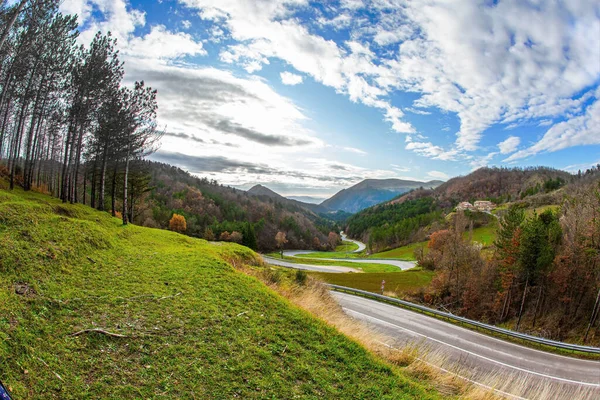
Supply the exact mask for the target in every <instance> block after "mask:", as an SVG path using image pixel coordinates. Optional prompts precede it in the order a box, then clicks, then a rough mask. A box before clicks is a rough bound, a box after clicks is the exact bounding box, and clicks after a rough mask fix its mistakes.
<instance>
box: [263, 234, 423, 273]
mask: <svg viewBox="0 0 600 400" xmlns="http://www.w3.org/2000/svg"><path fill="white" fill-rule="evenodd" d="M342 239H343V240H347V241H350V242H353V243H356V244H357V245H358V249H357V250H354V251H353V252H352V253H358V252H361V251H363V250H364V249H365V248H366V245H365V244H364V243H362V242H359V241H358V240H352V239H348V238H347V237H346V235H344V234H343V233H342ZM314 253H324V254H326V252H317V251H314V250H284V252H283V255H284V256H288V257H297V256H302V255H305V254H314ZM263 258H264V259H265V260H266V261H267V262H268V263H270V264H274V262H272V261H273V260H275V261H277V262H278V263H276V264H275V265H279V266H282V267H288V268H298V269H306V270H310V271H319V272H360V271H359V270H357V269H354V268H349V267H336V266H334V265H320V266H318V267H323V268H327V270H323V268H319V269H315V268H314V267H316V266H314V265H308V264H296V263H291V262H285V261H282V260H278V259H276V258H271V257H265V256H263ZM319 260H321V261H333V262H335V261H337V262H339V261H344V262H351V263H361V264H385V265H392V266H394V267H398V268H400V269H401V270H402V271H405V270H407V269H411V268H414V267H415V265H416V264H417V263H416V262H415V261H401V260H388V259H379V258H319ZM284 264H285V265H284ZM308 267H310V268H308ZM339 268H345V269H346V270H340V269H339ZM335 269H338V270H335Z"/></svg>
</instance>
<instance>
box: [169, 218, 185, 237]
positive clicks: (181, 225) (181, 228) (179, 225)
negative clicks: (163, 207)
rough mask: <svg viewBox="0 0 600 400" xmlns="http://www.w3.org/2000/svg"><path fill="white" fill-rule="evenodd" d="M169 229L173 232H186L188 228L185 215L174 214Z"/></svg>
mask: <svg viewBox="0 0 600 400" xmlns="http://www.w3.org/2000/svg"><path fill="white" fill-rule="evenodd" d="M169 229H170V230H172V231H173V232H179V233H183V232H185V231H186V229H187V226H186V223H185V217H184V216H183V215H179V214H173V217H172V218H171V220H170V221H169Z"/></svg>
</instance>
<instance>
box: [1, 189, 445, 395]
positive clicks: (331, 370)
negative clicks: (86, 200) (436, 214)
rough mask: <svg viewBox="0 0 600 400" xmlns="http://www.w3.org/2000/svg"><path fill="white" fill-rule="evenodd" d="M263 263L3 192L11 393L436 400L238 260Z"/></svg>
mask: <svg viewBox="0 0 600 400" xmlns="http://www.w3.org/2000/svg"><path fill="white" fill-rule="evenodd" d="M254 262H256V256H255V254H254V253H253V252H251V251H250V250H248V249H247V248H244V247H241V246H238V245H234V244H220V245H216V244H209V243H207V242H206V241H204V240H199V239H192V238H189V237H186V236H182V235H178V234H175V233H172V232H168V231H161V230H155V229H148V228H141V227H137V226H131V225H130V226H127V227H123V226H121V224H120V221H119V220H118V219H116V218H111V217H110V216H109V215H108V214H107V213H103V212H98V211H94V210H92V209H90V208H88V207H85V206H81V205H63V204H61V203H60V202H58V201H56V200H54V199H51V198H49V197H46V196H41V195H36V194H31V193H28V194H25V193H23V192H20V191H15V192H14V193H13V192H11V193H9V192H6V191H2V190H0V380H1V381H2V382H3V383H4V384H5V385H7V386H9V387H10V389H11V390H12V391H13V394H14V396H15V399H38V398H60V399H83V398H114V399H133V398H136V399H137V398H140V399H141V398H165V399H167V398H169V399H174V398H198V399H223V398H228V399H229V398H242V399H249V398H260V399H264V398H286V399H291V398H310V399H324V398H328V399H341V398H363V399H372V398H377V399H428V398H430V399H435V398H440V396H439V395H438V394H437V393H436V392H434V391H433V390H432V389H429V388H428V387H427V386H425V385H424V384H422V383H420V382H418V381H416V380H413V379H411V378H408V377H406V376H405V375H403V373H402V371H401V370H400V369H399V368H398V367H394V366H392V365H391V364H386V363H384V362H382V361H379V360H378V359H376V358H375V357H374V356H373V355H371V353H368V352H367V351H366V350H365V349H364V348H363V347H361V346H359V345H358V344H357V343H356V342H353V341H351V340H349V339H347V338H346V337H345V336H343V335H341V334H339V333H338V332H337V331H336V330H334V329H333V328H331V327H330V326H328V325H326V324H325V323H323V322H321V321H320V320H317V319H315V318H314V317H312V316H311V315H310V314H308V313H307V312H305V311H303V310H300V309H299V308H297V307H295V306H292V305H291V303H289V301H287V300H285V299H283V298H282V297H281V296H279V295H277V294H276V293H275V292H273V291H272V290H270V289H268V288H267V287H266V286H265V285H264V284H262V283H260V282H259V281H258V280H257V279H255V278H253V277H249V276H247V275H244V274H242V273H241V272H239V271H237V270H236V269H234V268H233V267H232V266H231V263H235V264H236V265H239V264H240V263H254ZM403 274H404V273H403ZM406 274H408V273H406ZM356 275H362V274H356ZM365 275H366V274H365ZM393 275H402V274H393ZM91 329H101V330H103V331H105V332H108V333H111V334H114V336H111V335H108V334H104V333H102V332H98V331H91ZM116 335H121V336H119V337H117V336H116Z"/></svg>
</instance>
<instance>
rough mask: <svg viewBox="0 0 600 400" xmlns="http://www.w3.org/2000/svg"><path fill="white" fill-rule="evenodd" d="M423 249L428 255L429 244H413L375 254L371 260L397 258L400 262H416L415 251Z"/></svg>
mask: <svg viewBox="0 0 600 400" xmlns="http://www.w3.org/2000/svg"><path fill="white" fill-rule="evenodd" d="M419 247H422V248H423V250H424V251H425V253H427V242H419V243H412V244H409V245H407V246H402V247H398V248H395V249H392V250H387V251H383V252H381V253H375V254H372V255H371V256H369V257H370V258H397V259H399V260H406V261H415V255H414V253H415V250H416V249H417V248H419Z"/></svg>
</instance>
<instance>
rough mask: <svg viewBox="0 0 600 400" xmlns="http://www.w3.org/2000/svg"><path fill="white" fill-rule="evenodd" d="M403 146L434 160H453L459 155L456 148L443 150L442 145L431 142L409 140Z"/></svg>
mask: <svg viewBox="0 0 600 400" xmlns="http://www.w3.org/2000/svg"><path fill="white" fill-rule="evenodd" d="M405 148H406V149H407V150H412V151H414V152H415V153H417V154H419V155H422V156H424V157H428V158H433V159H436V160H444V161H455V160H457V157H458V156H459V155H460V152H459V151H458V150H456V149H454V150H444V149H443V148H442V147H440V146H436V145H434V144H433V143H431V142H414V141H411V140H409V141H408V142H407V143H406V147H405ZM463 157H464V155H463Z"/></svg>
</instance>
